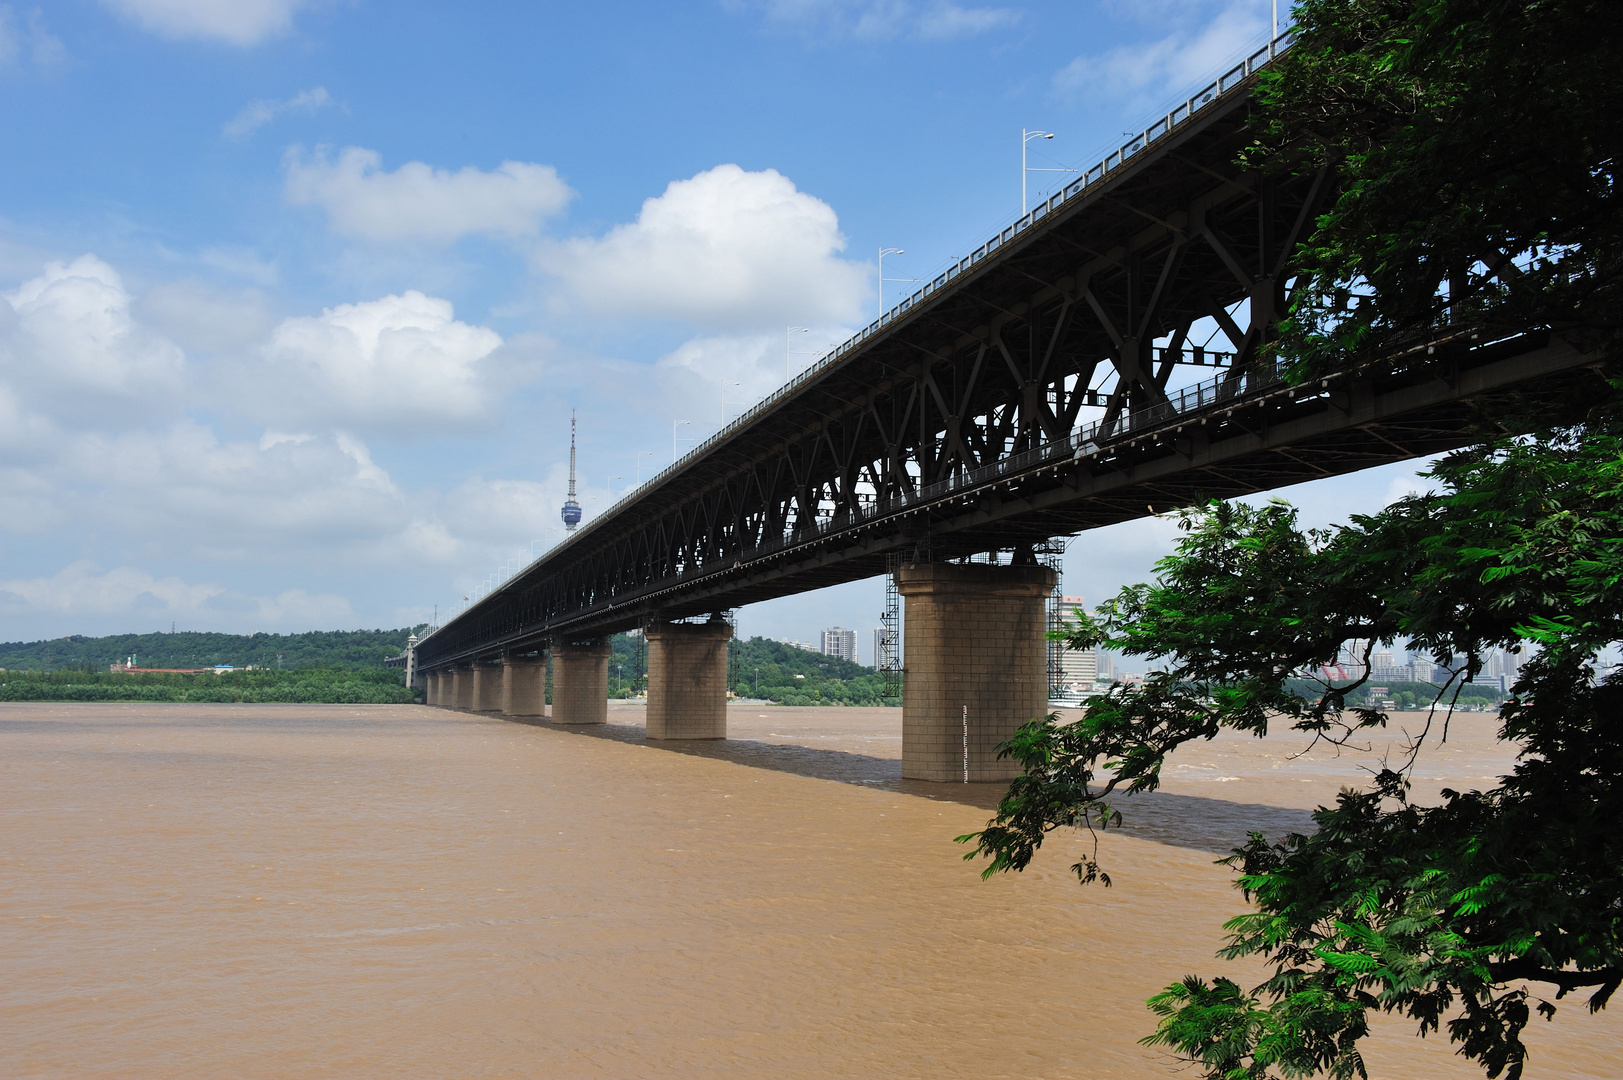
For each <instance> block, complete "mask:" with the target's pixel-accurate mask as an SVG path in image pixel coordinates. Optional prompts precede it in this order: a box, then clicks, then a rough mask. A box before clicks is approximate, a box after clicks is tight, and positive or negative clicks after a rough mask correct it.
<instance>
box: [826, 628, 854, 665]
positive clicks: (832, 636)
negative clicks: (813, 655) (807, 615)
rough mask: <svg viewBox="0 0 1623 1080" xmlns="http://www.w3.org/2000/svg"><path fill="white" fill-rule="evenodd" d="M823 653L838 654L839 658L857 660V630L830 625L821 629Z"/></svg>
mask: <svg viewBox="0 0 1623 1080" xmlns="http://www.w3.org/2000/svg"><path fill="white" fill-rule="evenodd" d="M823 655H824V656H838V657H839V658H840V659H841V660H849V661H851V662H852V663H853V664H854V663H856V662H857V632H856V631H855V630H847V629H845V628H844V627H843V626H831V627H829V628H828V629H827V630H824V631H823Z"/></svg>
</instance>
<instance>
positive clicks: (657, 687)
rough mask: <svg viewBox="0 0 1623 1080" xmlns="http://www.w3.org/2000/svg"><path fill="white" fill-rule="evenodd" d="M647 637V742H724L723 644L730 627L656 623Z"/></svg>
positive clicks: (717, 621)
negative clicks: (666, 740) (683, 740)
mask: <svg viewBox="0 0 1623 1080" xmlns="http://www.w3.org/2000/svg"><path fill="white" fill-rule="evenodd" d="M644 633H645V634H646V635H647V638H648V738H650V739H725V738H726V737H727V642H728V641H729V640H731V638H732V636H733V628H732V627H731V626H729V625H728V624H727V623H725V622H723V621H721V620H720V619H712V620H711V621H710V622H707V623H663V624H661V623H656V624H654V625H652V626H650V627H648V629H647V630H645V631H644Z"/></svg>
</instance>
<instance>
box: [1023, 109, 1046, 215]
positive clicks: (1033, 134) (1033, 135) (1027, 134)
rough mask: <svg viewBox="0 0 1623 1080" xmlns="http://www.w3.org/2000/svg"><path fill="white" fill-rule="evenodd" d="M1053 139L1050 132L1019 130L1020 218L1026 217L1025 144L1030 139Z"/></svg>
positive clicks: (1026, 169)
mask: <svg viewBox="0 0 1623 1080" xmlns="http://www.w3.org/2000/svg"><path fill="white" fill-rule="evenodd" d="M1053 137H1054V133H1053V132H1051V131H1027V130H1026V129H1025V128H1021V129H1020V216H1021V217H1025V216H1026V174H1027V173H1028V172H1030V171H1031V170H1030V169H1029V168H1027V167H1026V144H1027V143H1029V142H1031V140H1032V139H1052V138H1053ZM1041 171H1042V172H1048V171H1049V170H1047V169H1043V170H1041Z"/></svg>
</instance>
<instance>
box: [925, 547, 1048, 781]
mask: <svg viewBox="0 0 1623 1080" xmlns="http://www.w3.org/2000/svg"><path fill="white" fill-rule="evenodd" d="M897 586H898V589H899V591H900V592H901V594H902V596H903V597H904V598H905V600H906V605H907V607H906V611H905V613H904V615H903V619H904V623H903V625H904V626H906V628H907V631H906V637H905V640H904V642H903V650H904V658H903V664H904V667H905V670H906V679H907V682H906V686H905V689H904V694H903V698H902V775H903V776H904V777H906V778H908V779H911V780H944V781H956V782H959V783H962V782H963V779H964V717H965V709H966V708H967V709H968V721H969V739H968V742H969V779H970V781H972V782H974V781H983V780H984V781H1006V780H1009V779H1011V778H1013V777H1015V776H1018V775H1019V774H1020V766H1019V764H1018V763H1017V762H1014V761H1012V760H1009V759H1007V758H1005V759H1003V760H1001V761H999V760H998V757H997V746H998V744H999V743H1001V742H1003V741H1004V740H1006V739H1007V738H1008V737H1009V736H1010V735H1012V734H1014V731H1015V729H1016V728H1018V727H1019V726H1020V725H1021V724H1023V723H1025V722H1026V721H1027V720H1030V719H1032V718H1034V717H1037V716H1041V715H1042V714H1044V713H1045V712H1047V711H1048V657H1047V650H1046V648H1045V639H1044V637H1043V632H1044V629H1045V626H1044V615H1043V600H1044V598H1045V597H1047V595H1048V593H1049V592H1050V590H1052V589H1053V587H1054V572H1053V571H1052V570H1050V569H1049V568H1048V567H1046V566H990V565H985V564H978V563H971V564H968V565H955V564H950V563H923V564H918V565H913V566H903V567H902V568H901V569H900V571H899V572H898V574H897Z"/></svg>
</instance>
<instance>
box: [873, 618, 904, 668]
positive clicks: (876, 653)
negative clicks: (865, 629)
mask: <svg viewBox="0 0 1623 1080" xmlns="http://www.w3.org/2000/svg"><path fill="white" fill-rule="evenodd" d="M889 635H890V631H889V630H886V629H885V628H884V627H883V626H876V627H874V632H873V666H874V667H876V668H882V667H884V666H885V651H886V645H887V643H888V642H889ZM901 666H902V652H901V649H899V648H897V649H895V650H894V651H893V652H892V654H891V667H893V668H899V667H901Z"/></svg>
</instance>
